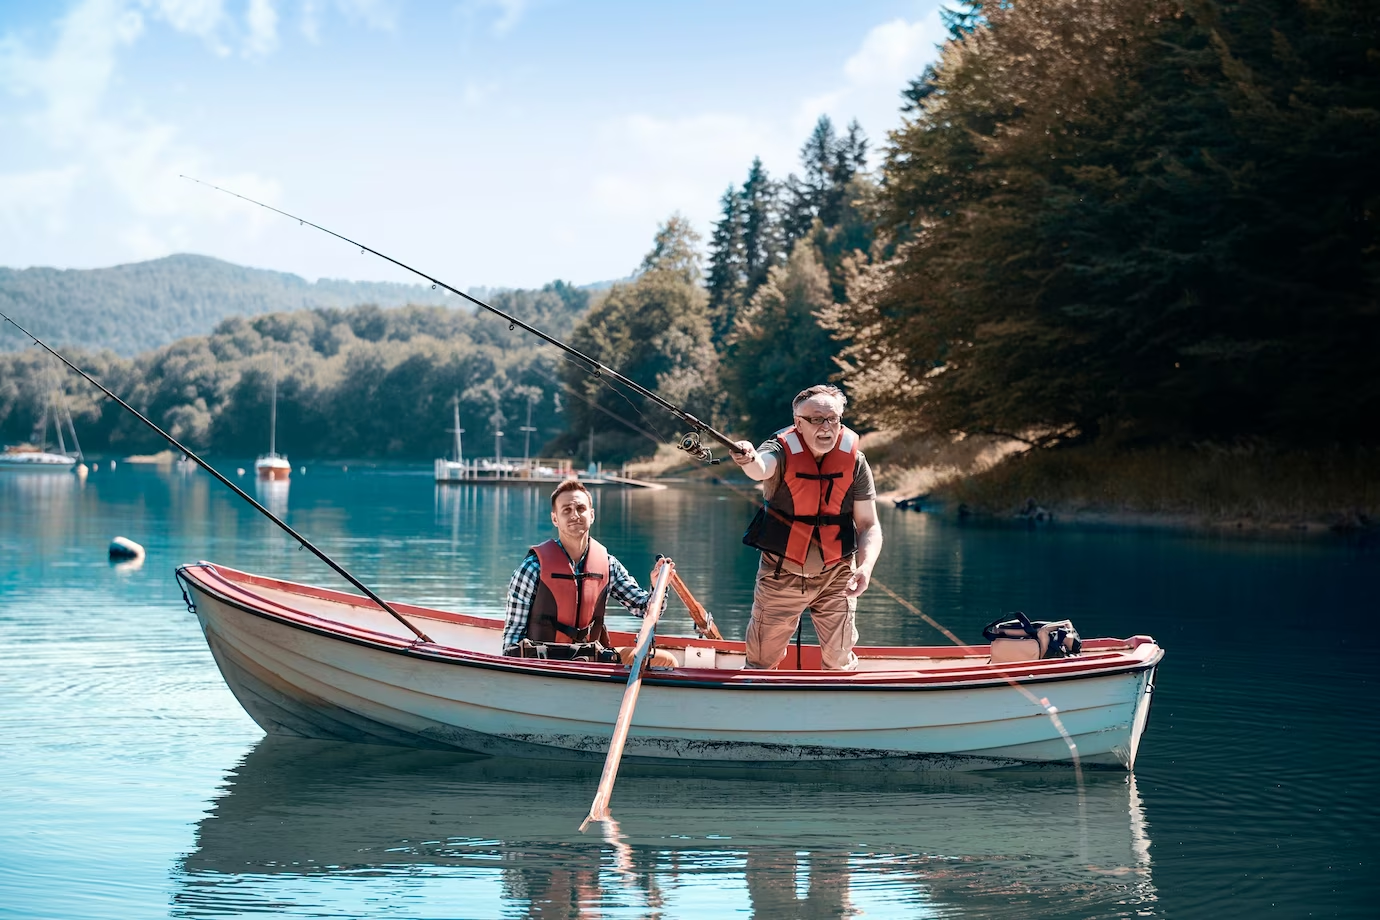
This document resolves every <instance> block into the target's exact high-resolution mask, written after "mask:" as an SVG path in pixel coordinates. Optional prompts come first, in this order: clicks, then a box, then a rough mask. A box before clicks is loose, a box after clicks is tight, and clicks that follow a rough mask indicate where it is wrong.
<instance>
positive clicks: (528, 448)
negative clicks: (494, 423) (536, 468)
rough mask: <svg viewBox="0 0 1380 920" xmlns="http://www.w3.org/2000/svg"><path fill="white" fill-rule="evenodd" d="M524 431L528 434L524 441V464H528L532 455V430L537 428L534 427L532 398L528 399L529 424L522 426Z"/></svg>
mask: <svg viewBox="0 0 1380 920" xmlns="http://www.w3.org/2000/svg"><path fill="white" fill-rule="evenodd" d="M522 430H523V433H524V434H525V435H526V436H527V437H526V440H524V441H523V442H522V465H523V466H526V465H527V464H528V462H529V458H530V457H531V456H532V432H534V431H536V430H537V429H535V428H533V427H532V400H531V399H528V400H527V424H526V425H523V426H522Z"/></svg>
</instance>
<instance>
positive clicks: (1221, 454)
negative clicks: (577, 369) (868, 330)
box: [627, 431, 1380, 537]
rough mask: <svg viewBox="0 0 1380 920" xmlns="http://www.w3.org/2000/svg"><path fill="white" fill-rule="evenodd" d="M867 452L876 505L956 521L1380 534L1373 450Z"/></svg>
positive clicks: (685, 464)
mask: <svg viewBox="0 0 1380 920" xmlns="http://www.w3.org/2000/svg"><path fill="white" fill-rule="evenodd" d="M862 446H863V451H864V452H865V453H866V454H867V456H868V460H869V462H870V463H871V465H872V468H873V472H874V474H875V476H876V480H877V500H878V502H883V503H894V504H896V505H897V506H899V507H902V508H909V509H912V510H916V511H924V512H929V513H936V514H940V515H942V516H945V517H948V518H952V519H967V520H972V521H975V522H985V523H1007V524H1010V525H1013V526H1031V527H1038V526H1049V525H1054V526H1063V525H1073V526H1096V527H1114V528H1156V529H1166V530H1183V531H1197V532H1211V533H1220V534H1229V535H1243V536H1323V535H1342V536H1353V535H1364V536H1367V537H1370V536H1373V535H1377V534H1380V450H1375V449H1364V448H1351V449H1347V448H1327V449H1316V450H1292V451H1286V450H1279V449H1272V448H1270V447H1267V446H1265V445H1260V444H1240V445H1235V446H1226V447H1224V446H1220V445H1212V444H1203V445H1196V446H1192V447H1186V448H1169V447H1152V448H1140V449H1112V448H1108V447H1105V446H1089V447H1074V448H1066V449H1063V450H1058V451H1040V450H1026V449H1025V445H1022V444H1019V443H1017V442H1013V441H1000V440H996V439H986V440H984V439H976V438H974V439H964V440H961V441H956V442H955V441H950V442H941V441H937V440H935V439H929V438H919V439H917V438H913V437H906V436H904V435H901V434H899V433H897V432H891V431H880V432H872V433H869V434H866V435H864V436H863V441H862ZM731 462H732V461H731V460H729V459H728V458H727V457H725V458H724V463H725V464H727V463H731ZM627 470H628V474H629V475H630V476H634V477H637V478H647V479H658V478H661V479H704V480H713V479H720V480H725V481H729V477H732V476H733V475H734V473H733V471H732V470H731V469H725V468H724V467H723V466H719V467H706V466H704V465H702V464H699V463H697V462H696V461H692V460H688V459H687V458H686V457H685V455H684V454H682V453H681V452H680V451H679V450H677V449H676V448H675V447H674V446H672V445H664V446H663V447H662V449H661V450H659V451H658V452H657V454H656V456H655V457H652V458H650V459H648V460H644V461H639V462H635V463H630V464H628V467H627ZM721 471H722V472H721ZM742 484H743V485H744V486H745V487H748V488H751V487H753V485H754V484H753V483H750V482H748V481H747V480H746V479H744V480H743V483H742Z"/></svg>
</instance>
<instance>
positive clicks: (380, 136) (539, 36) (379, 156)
mask: <svg viewBox="0 0 1380 920" xmlns="http://www.w3.org/2000/svg"><path fill="white" fill-rule="evenodd" d="M937 8H938V2H937V0H907V2H901V0H895V2H889V0H880V2H867V0H852V2H843V0H834V2H828V3H824V2H815V0H790V2H776V0H771V2H755V3H754V2H738V3H733V2H701V3H658V2H654V0H644V2H638V3H634V2H627V3H622V2H606V3H596V2H576V0H466V2H450V3H439V2H438V3H422V2H407V0H334V2H332V0H235V2H230V0H77V2H64V3H19V2H13V0H0V265H4V266H8V267H12V268H23V267H28V266H33V265H48V266H55V267H59V268H92V267H97V266H106V265H114V264H119V263H123V262H132V261H139V260H142V259H148V258H155V257H158V256H162V255H167V254H169V253H173V252H196V253H202V254H205V255H211V256H216V257H218V258H222V259H226V260H229V261H232V262H237V263H240V264H244V265H252V266H256V267H261V268H272V269H277V270H280V271H288V272H293V273H295V274H299V275H302V276H304V277H307V278H312V279H314V278H318V277H336V278H352V279H370V280H398V281H410V280H414V279H413V278H411V277H410V276H408V275H406V273H404V272H402V271H401V270H400V269H396V268H394V267H391V266H389V265H387V264H386V263H383V262H381V261H379V260H377V259H373V258H371V257H363V256H360V255H359V253H358V252H357V251H356V250H353V249H351V248H350V247H348V246H346V245H344V244H343V243H339V242H336V241H333V240H331V239H330V238H329V237H327V236H325V235H324V234H320V233H317V232H315V231H311V230H308V229H303V228H299V227H298V226H297V225H296V224H293V223H291V222H290V221H287V220H285V219H284V218H281V217H277V216H275V215H273V214H271V213H269V212H267V211H264V210H262V209H258V208H253V207H252V206H250V205H246V204H243V203H242V202H237V201H235V200H234V199H231V198H228V197H226V196H223V195H219V194H217V193H215V192H212V191H210V190H208V189H206V188H204V187H201V186H197V185H194V184H192V183H190V182H187V181H185V180H182V179H179V178H178V175H179V174H181V173H186V174H190V175H195V176H198V177H199V178H202V179H205V180H206V181H209V182H213V183H215V184H218V185H223V186H227V187H229V188H233V189H235V190H237V191H240V192H242V193H244V194H246V195H249V196H252V197H255V198H260V199H261V200H266V201H268V202H270V203H272V204H274V205H275V206H277V207H281V208H283V209H285V210H288V211H292V212H294V213H298V214H300V215H302V216H304V217H306V218H308V219H309V220H313V221H315V222H317V223H320V224H323V225H324V226H327V227H330V228H331V229H333V230H336V231H337V232H340V233H343V234H345V235H347V236H353V237H355V238H357V239H359V240H361V241H362V242H364V243H367V244H368V245H370V246H372V247H374V248H376V249H379V250H381V251H383V252H386V253H388V254H390V255H392V256H394V257H396V258H399V259H401V260H402V261H404V262H408V263H409V264H412V265H415V266H416V267H418V268H421V269H423V270H425V271H428V272H430V273H432V274H435V275H437V276H438V277H441V278H444V279H445V280H447V281H448V282H450V283H451V284H454V285H455V286H457V287H461V288H470V287H478V286H488V287H534V286H538V285H541V284H543V283H545V282H547V281H550V280H553V279H556V278H561V279H564V280H568V281H573V282H575V283H577V284H583V283H588V282H592V281H598V280H604V279H612V278H619V277H624V276H626V275H628V274H629V273H630V272H631V271H632V270H633V269H634V268H636V266H637V264H638V262H639V261H640V260H641V257H642V255H643V254H644V253H645V252H646V251H647V249H649V248H650V244H651V240H652V235H653V233H654V232H655V230H656V227H657V224H658V223H660V222H662V221H664V220H665V219H666V218H667V217H668V216H669V215H670V214H671V213H673V212H676V211H679V212H680V213H682V214H684V215H686V216H687V217H688V218H690V220H691V221H692V223H693V224H694V225H695V226H696V227H697V228H698V229H699V230H700V231H701V232H702V233H704V234H705V235H706V237H707V235H708V231H709V229H710V223H711V221H713V220H714V219H715V218H716V216H717V213H718V199H719V197H720V195H721V194H722V192H723V190H724V189H725V188H726V187H727V186H728V185H729V184H730V183H733V184H739V183H741V182H742V180H743V178H744V177H745V176H746V173H747V169H748V166H749V164H750V163H751V161H752V158H753V157H754V156H761V157H762V160H763V162H764V163H765V164H766V166H767V169H768V170H769V171H770V172H771V174H772V175H774V176H777V177H783V176H785V175H786V174H787V173H788V172H791V171H798V170H799V166H798V162H797V153H798V150H799V148H800V145H801V143H802V142H803V141H804V140H805V138H806V136H807V135H808V133H809V131H810V129H811V127H812V126H813V124H814V122H815V120H816V119H817V118H818V117H819V116H820V115H821V114H828V115H829V116H830V117H832V118H833V119H834V121H835V123H836V124H837V125H838V126H839V127H843V126H844V125H845V124H846V123H847V122H848V121H850V120H851V119H853V118H857V119H858V120H859V121H860V122H861V123H862V125H863V127H864V129H865V130H866V131H867V134H868V136H869V138H870V139H871V141H872V144H873V149H874V150H878V149H880V147H881V146H882V145H883V144H884V143H885V137H886V132H887V131H889V130H892V129H894V128H896V127H898V126H899V125H900V123H901V115H900V112H899V103H900V96H899V93H900V90H901V89H902V88H903V87H904V86H905V84H906V81H907V80H908V79H909V78H910V77H911V76H913V75H915V74H916V73H919V71H920V70H921V69H922V68H923V67H924V65H925V63H927V62H928V61H930V60H933V58H934V57H935V55H936V51H935V46H936V45H937V43H938V42H939V41H940V40H941V38H942V36H943V29H942V26H941V25H940V22H939V18H938V14H937ZM876 159H877V158H876V157H873V163H874V164H875V162H876Z"/></svg>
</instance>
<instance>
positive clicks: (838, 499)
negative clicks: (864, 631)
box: [732, 384, 882, 670]
mask: <svg viewBox="0 0 1380 920" xmlns="http://www.w3.org/2000/svg"><path fill="white" fill-rule="evenodd" d="M847 404H848V400H847V398H846V397H845V396H844V395H843V391H842V390H840V389H839V388H838V387H834V386H828V385H824V384H821V385H818V386H812V387H809V388H808V389H805V390H802V391H801V392H800V393H799V394H798V395H797V396H796V397H795V399H794V400H792V403H791V409H792V411H793V413H794V415H795V422H794V424H793V425H791V426H790V427H789V428H783V429H782V430H780V431H778V432H777V433H776V434H775V435H774V436H773V437H771V438H769V439H767V440H766V441H765V442H763V444H762V445H761V446H760V447H757V448H754V447H753V446H752V443H751V442H750V441H739V442H738V448H739V449H738V450H737V451H734V452H733V454H732V456H733V460H734V462H736V463H737V464H738V465H739V466H740V467H742V468H743V472H745V473H746V474H747V475H748V477H749V478H751V479H754V480H756V481H758V482H760V483H762V484H763V487H762V494H763V497H764V498H765V499H766V501H765V503H764V504H763V506H762V507H761V508H759V509H758V511H757V515H756V516H755V517H754V518H753V519H752V523H751V524H749V525H748V529H747V533H746V534H744V535H743V542H744V543H746V544H747V545H748V546H752V547H756V548H757V549H759V550H761V551H762V558H761V561H760V562H759V564H758V568H757V587H756V589H755V591H754V592H753V596H752V618H751V620H750V621H749V622H748V628H747V637H746V638H747V664H748V667H750V668H774V667H776V665H777V664H778V663H779V662H780V661H781V659H782V657H784V656H785V654H786V647H787V646H788V645H789V644H790V641H791V635H792V634H793V633H794V632H795V630H796V626H797V625H798V624H799V622H800V615H801V614H802V613H803V612H804V611H805V610H807V609H808V610H809V611H810V621H811V622H812V623H813V624H814V627H815V633H816V634H818V636H819V649H820V656H821V658H822V660H823V664H824V667H825V668H827V669H830V670H852V669H853V668H856V667H857V666H858V658H857V656H856V655H854V654H853V646H854V645H855V644H856V643H857V641H858V630H857V624H856V620H855V612H856V610H857V603H858V601H857V599H858V595H860V594H862V593H863V592H864V591H866V590H867V585H868V582H869V581H870V580H871V578H872V567H873V566H875V565H876V564H877V556H878V554H879V553H880V552H881V549H882V528H881V525H880V524H879V523H878V521H877V489H876V486H875V485H874V484H873V481H872V468H871V467H869V466H868V465H867V458H866V457H864V456H863V453H862V451H861V450H859V449H858V435H857V433H856V432H854V431H852V430H851V429H849V428H845V427H844V425H843V410H844V408H845V407H846V406H847Z"/></svg>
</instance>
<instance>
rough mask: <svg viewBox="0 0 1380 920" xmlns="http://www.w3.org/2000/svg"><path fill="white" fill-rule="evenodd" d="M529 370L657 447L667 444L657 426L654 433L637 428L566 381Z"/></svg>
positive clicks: (532, 369)
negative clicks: (656, 432) (657, 431)
mask: <svg viewBox="0 0 1380 920" xmlns="http://www.w3.org/2000/svg"><path fill="white" fill-rule="evenodd" d="M572 363H574V362H572ZM578 366H579V365H576V367H578ZM527 370H528V372H529V373H532V374H535V375H537V376H538V377H540V378H542V379H543V380H545V381H547V382H548V383H552V384H555V385H556V386H557V387H560V389H561V391H562V392H564V393H565V394H566V395H568V396H573V397H575V398H576V399H578V400H580V401H581V402H584V403H585V404H587V405H588V406H589V407H590V408H591V409H597V410H599V411H600V412H602V413H604V414H605V415H607V416H608V417H609V418H611V419H613V420H614V421H615V422H618V423H619V424H620V425H624V426H626V427H627V428H629V429H631V430H632V431H635V432H637V433H638V434H640V435H642V436H643V437H644V438H646V439H647V440H649V441H651V442H653V443H655V444H657V445H660V444H662V443H664V442H665V440H666V439H665V438H664V437H662V436H661V435H660V434H654V433H653V432H655V431H656V428H655V426H651V427H652V431H647V430H646V429H645V428H639V427H637V426H636V425H634V424H633V423H632V422H630V421H628V420H627V419H625V418H623V416H621V415H619V414H618V413H617V412H614V411H613V410H612V409H606V408H604V407H603V406H601V405H599V404H598V403H597V402H595V401H594V400H592V399H590V398H589V397H588V396H586V395H584V394H583V393H581V392H580V391H579V390H577V389H575V388H574V387H572V386H571V385H570V384H568V383H566V382H564V381H562V380H557V379H556V378H554V377H552V376H550V375H549V374H546V373H544V372H542V371H539V370H537V369H536V368H535V367H529V368H528V369H527ZM615 392H617V391H615ZM644 421H646V419H645V418H644ZM648 424H649V426H650V422H648Z"/></svg>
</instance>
